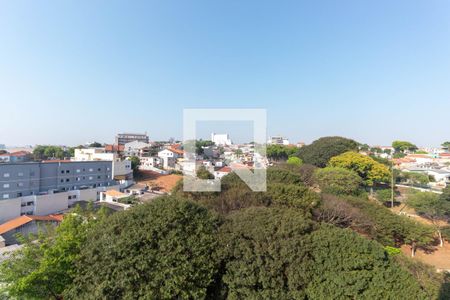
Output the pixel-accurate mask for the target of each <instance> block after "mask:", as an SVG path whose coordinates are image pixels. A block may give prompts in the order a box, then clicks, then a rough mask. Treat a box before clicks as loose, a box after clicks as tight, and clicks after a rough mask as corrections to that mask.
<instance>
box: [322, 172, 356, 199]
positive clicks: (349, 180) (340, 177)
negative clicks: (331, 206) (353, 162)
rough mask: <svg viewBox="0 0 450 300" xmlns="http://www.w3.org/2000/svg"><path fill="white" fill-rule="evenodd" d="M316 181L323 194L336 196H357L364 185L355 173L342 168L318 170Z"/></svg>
mask: <svg viewBox="0 0 450 300" xmlns="http://www.w3.org/2000/svg"><path fill="white" fill-rule="evenodd" d="M315 181H316V182H317V183H318V184H319V186H320V188H321V190H322V192H324V193H329V194H334V195H356V194H358V192H359V190H360V187H361V185H362V183H363V181H362V179H361V177H359V175H358V174H357V173H356V172H355V171H353V170H348V169H344V168H340V167H326V168H323V169H317V171H316V173H315Z"/></svg>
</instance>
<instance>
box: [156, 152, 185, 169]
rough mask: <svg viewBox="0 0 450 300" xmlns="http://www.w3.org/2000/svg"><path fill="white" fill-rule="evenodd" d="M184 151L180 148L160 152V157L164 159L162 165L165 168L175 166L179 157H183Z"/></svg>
mask: <svg viewBox="0 0 450 300" xmlns="http://www.w3.org/2000/svg"><path fill="white" fill-rule="evenodd" d="M182 155H183V151H182V150H178V149H172V148H169V149H164V150H162V151H159V152H158V157H159V158H160V159H161V160H162V167H163V168H164V169H173V168H175V163H176V162H177V159H178V158H180V157H182Z"/></svg>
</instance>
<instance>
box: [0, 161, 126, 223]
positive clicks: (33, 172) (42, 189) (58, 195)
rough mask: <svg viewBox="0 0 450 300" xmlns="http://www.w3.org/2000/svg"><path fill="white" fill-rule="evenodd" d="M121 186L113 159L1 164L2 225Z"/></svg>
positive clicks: (88, 198)
mask: <svg viewBox="0 0 450 300" xmlns="http://www.w3.org/2000/svg"><path fill="white" fill-rule="evenodd" d="M113 187H115V188H117V187H118V184H117V182H116V181H114V180H113V167H112V162H111V161H82V162H75V161H50V162H27V163H15V164H10V163H7V164H0V224H1V223H3V222H5V221H8V220H10V219H13V218H16V217H18V216H21V215H47V214H51V213H55V212H58V211H61V210H64V209H67V208H68V206H69V205H71V204H73V203H75V202H76V201H79V200H97V199H98V192H99V191H102V190H106V189H110V188H113Z"/></svg>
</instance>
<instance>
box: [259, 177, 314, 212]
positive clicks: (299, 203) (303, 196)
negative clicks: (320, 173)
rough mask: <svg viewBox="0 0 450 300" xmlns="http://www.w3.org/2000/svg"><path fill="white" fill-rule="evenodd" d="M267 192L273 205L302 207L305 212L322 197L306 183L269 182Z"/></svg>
mask: <svg viewBox="0 0 450 300" xmlns="http://www.w3.org/2000/svg"><path fill="white" fill-rule="evenodd" d="M267 194H268V195H269V196H270V199H271V202H270V204H271V205H276V206H283V207H293V208H301V209H303V210H304V211H305V212H306V211H310V209H312V208H314V207H316V206H317V205H318V204H319V202H320V197H319V195H318V194H316V193H315V192H313V191H311V190H310V189H309V188H307V187H306V186H304V185H299V184H297V185H294V184H283V183H272V184H269V186H268V189H267Z"/></svg>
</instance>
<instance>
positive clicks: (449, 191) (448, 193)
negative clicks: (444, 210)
mask: <svg viewBox="0 0 450 300" xmlns="http://www.w3.org/2000/svg"><path fill="white" fill-rule="evenodd" d="M441 200H443V201H444V200H445V201H449V202H450V185H448V186H447V187H446V188H445V189H443V190H442V194H441Z"/></svg>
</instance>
